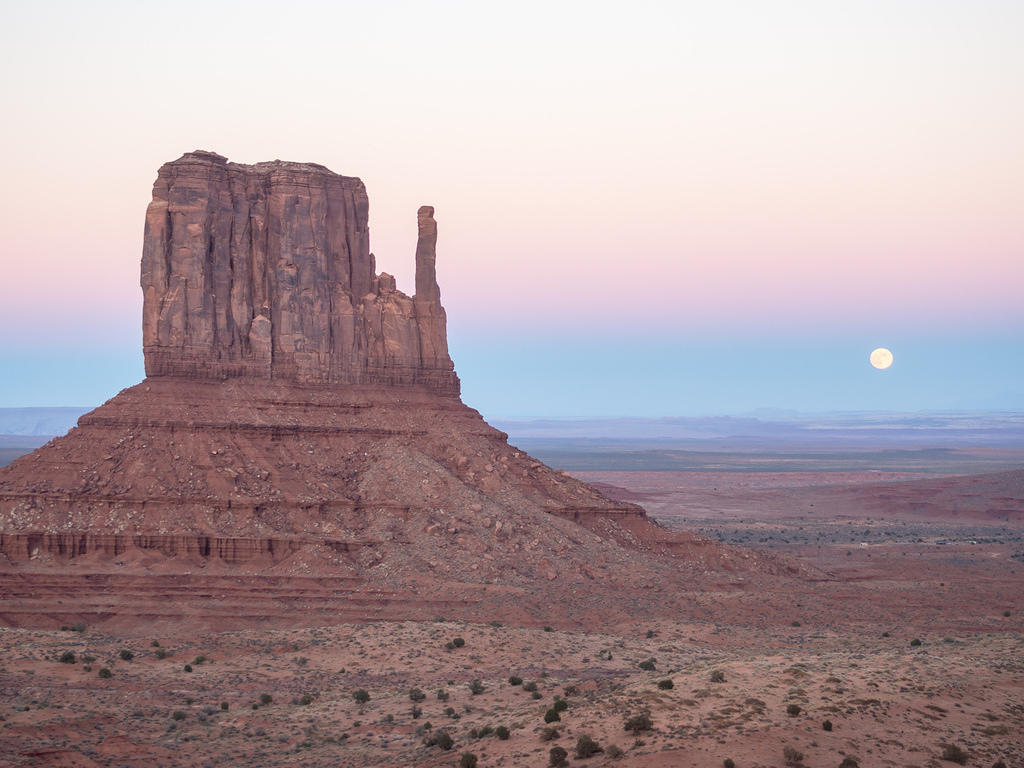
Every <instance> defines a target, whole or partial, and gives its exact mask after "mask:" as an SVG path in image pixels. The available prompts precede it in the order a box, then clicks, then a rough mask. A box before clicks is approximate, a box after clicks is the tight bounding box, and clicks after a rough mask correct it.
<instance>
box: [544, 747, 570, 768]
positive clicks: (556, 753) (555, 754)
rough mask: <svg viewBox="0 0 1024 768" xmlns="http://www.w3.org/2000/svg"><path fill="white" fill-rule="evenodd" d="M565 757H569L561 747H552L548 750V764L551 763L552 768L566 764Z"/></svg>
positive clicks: (559, 767) (558, 767)
mask: <svg viewBox="0 0 1024 768" xmlns="http://www.w3.org/2000/svg"><path fill="white" fill-rule="evenodd" d="M567 757H569V753H568V752H566V751H565V750H564V749H563V748H562V747H552V748H551V750H550V751H549V752H548V765H551V766H552V768H561V766H563V765H567V764H568V761H567V760H566V758H567Z"/></svg>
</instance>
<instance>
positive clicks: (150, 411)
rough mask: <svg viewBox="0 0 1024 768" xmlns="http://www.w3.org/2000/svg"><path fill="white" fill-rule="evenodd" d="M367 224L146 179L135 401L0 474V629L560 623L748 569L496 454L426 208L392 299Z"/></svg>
mask: <svg viewBox="0 0 1024 768" xmlns="http://www.w3.org/2000/svg"><path fill="white" fill-rule="evenodd" d="M366 217H367V198H366V191H365V189H364V188H363V184H362V182H360V181H359V180H358V179H355V178H349V177H345V176H339V175H337V174H334V173H331V172H330V171H328V170H327V169H326V168H323V167H322V166H318V165H309V164H298V163H283V162H279V161H275V162H272V163H259V164H257V165H251V166H249V165H239V164H236V163H229V162H227V161H226V160H225V159H224V158H223V157H220V156H219V155H215V154H213V153H209V152H192V153H189V154H187V155H185V156H184V157H182V158H180V159H179V160H176V161H174V162H172V163H167V164H166V165H164V166H163V167H162V168H161V169H160V172H159V176H158V178H157V181H156V184H155V185H154V189H153V202H152V203H151V204H150V206H149V209H148V211H147V214H146V234H145V245H144V249H143V256H142V289H143V293H144V297H145V298H144V308H143V331H144V333H143V337H144V346H145V358H146V372H147V378H146V379H145V380H144V381H143V382H141V383H140V384H137V385H135V386H133V387H129V388H128V389H125V390H123V391H122V392H121V393H119V394H118V395H117V396H116V397H114V398H112V399H111V400H109V401H108V402H107V403H105V404H103V405H102V406H100V407H99V408H97V409H96V410H94V411H92V412H90V413H87V414H85V415H84V416H82V417H81V418H80V419H79V421H78V426H77V427H75V428H74V429H72V430H71V431H70V432H69V433H68V434H67V435H65V436H63V437H60V438H56V439H54V440H52V441H50V442H49V443H47V444H46V445H44V446H43V447H41V448H39V449H38V450H36V451H34V452H33V453H31V454H29V455H27V456H24V457H22V458H20V459H18V460H16V461H14V462H13V463H12V464H10V465H9V466H8V467H5V468H2V469H0V578H2V579H3V580H4V583H5V586H10V587H11V588H10V589H8V590H6V591H3V593H2V594H0V625H2V624H4V623H6V624H9V625H19V626H24V625H31V626H52V625H53V623H54V622H55V621H57V623H58V624H59V623H60V621H65V622H68V621H78V620H82V621H88V622H90V623H92V622H95V621H99V622H106V623H109V622H113V624H112V626H116V625H118V622H120V626H129V627H130V626H135V625H137V624H138V622H139V621H142V620H145V621H147V622H149V621H166V622H171V623H174V622H179V621H182V622H184V621H187V622H188V623H189V625H190V626H194V625H195V624H196V623H197V622H201V623H203V624H205V625H207V626H211V627H218V628H227V627H244V626H252V625H253V624H256V623H259V624H261V625H265V624H267V622H274V623H277V624H281V623H284V624H289V623H291V624H295V623H299V624H301V623H305V622H309V621H315V622H319V623H330V622H338V621H350V620H355V619H360V620H361V619H367V618H384V617H390V618H430V617H433V616H436V615H438V614H439V613H441V612H443V613H445V614H447V615H459V616H462V617H466V618H470V617H477V618H480V617H483V616H487V617H488V620H491V619H494V618H495V616H506V617H514V618H515V619H516V620H530V621H541V622H545V623H547V622H550V621H551V620H552V615H553V613H554V612H555V610H556V609H555V608H554V606H556V605H560V606H561V608H560V609H559V610H560V611H561V613H562V615H563V616H566V617H568V616H573V617H576V618H574V619H573V620H574V621H580V622H584V621H591V620H592V619H593V618H594V611H595V610H596V608H595V606H599V607H600V610H601V611H605V612H606V613H607V615H609V616H610V615H616V616H633V615H635V614H636V612H637V611H641V610H642V611H648V612H654V613H658V612H664V611H666V610H672V609H671V608H669V605H670V602H666V598H665V596H664V595H662V594H659V592H658V590H659V589H660V587H659V586H657V585H661V584H675V585H676V586H678V587H680V588H682V587H683V586H686V587H687V588H692V584H693V583H694V579H697V578H703V577H702V576H701V575H702V574H707V573H720V572H722V571H732V570H736V569H740V570H742V569H748V570H749V566H751V565H752V564H753V563H755V562H759V561H758V560H757V558H753V557H752V556H751V555H750V554H749V553H744V552H741V551H736V550H731V549H729V548H726V547H722V546H721V545H719V544H717V543H715V542H711V541H709V540H707V539H704V538H702V537H699V536H693V535H684V534H669V533H667V532H666V531H665V530H664V529H662V528H661V527H659V526H658V525H656V524H655V523H653V522H652V521H651V520H649V519H648V518H647V516H646V515H645V514H644V511H643V510H642V509H641V508H640V507H638V506H635V505H633V504H630V503H628V502H619V501H614V500H612V499H609V498H608V497H606V496H605V495H604V494H602V493H601V492H600V491H599V490H598V489H596V488H594V487H593V486H590V485H588V484H586V483H583V482H581V481H579V480H576V479H575V478H572V477H570V476H568V475H567V474H565V473H563V472H559V471H556V470H554V469H552V468H550V467H547V466H545V465H544V464H543V463H541V462H539V461H537V460H535V459H533V458H531V457H530V456H528V455H527V454H525V453H524V452H522V451H520V450H518V449H516V448H515V447H514V446H512V445H509V443H508V439H507V438H508V436H507V435H506V434H505V433H503V432H500V431H499V430H497V429H494V428H493V427H491V426H490V425H488V424H487V423H486V422H485V421H484V420H483V419H482V418H481V416H480V414H479V413H477V412H476V411H475V410H473V409H472V408H469V407H467V406H466V405H465V404H463V403H462V401H461V399H460V398H459V380H458V378H457V376H456V375H455V371H454V366H453V365H452V362H451V359H450V357H449V355H448V347H447V341H446V335H445V313H444V309H443V308H442V307H441V295H440V290H439V289H438V285H437V279H436V275H435V258H436V254H435V246H436V241H437V224H436V222H435V220H434V211H433V208H430V207H427V206H424V207H423V208H420V209H419V212H418V225H419V235H418V242H417V246H416V291H415V295H414V296H412V297H409V296H406V295H405V294H403V293H401V292H400V291H398V290H396V288H395V281H394V278H392V277H391V276H389V275H387V274H380V275H377V274H375V271H374V270H375V265H374V258H373V256H372V254H370V252H369V244H368V240H367V226H366V221H367V218H366ZM243 577H244V578H243ZM14 585H16V588H15V586H14ZM679 594H681V593H679ZM289 596H290V597H289ZM673 599H674V600H676V601H677V602H678V600H679V599H681V598H680V597H678V596H677V597H675V598H673ZM58 601H60V602H58ZM63 603H66V604H68V605H69V606H74V608H73V610H72V609H68V610H67V611H65V610H64V609H61V610H59V611H56V612H55V609H54V607H53V606H54V605H55V604H63ZM311 611H312V613H311ZM58 614H59V615H58ZM147 626H148V625H147Z"/></svg>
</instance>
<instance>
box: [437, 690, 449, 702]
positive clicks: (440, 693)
mask: <svg viewBox="0 0 1024 768" xmlns="http://www.w3.org/2000/svg"><path fill="white" fill-rule="evenodd" d="M437 700H438V701H448V691H446V690H445V689H444V688H438V689H437Z"/></svg>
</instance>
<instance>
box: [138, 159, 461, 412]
mask: <svg viewBox="0 0 1024 768" xmlns="http://www.w3.org/2000/svg"><path fill="white" fill-rule="evenodd" d="M368 212H369V203H368V200H367V196H366V188H365V187H364V186H363V183H362V182H361V181H360V180H359V179H357V178H352V177H348V176H340V175H338V174H336V173H332V172H331V171H329V170H328V169H326V168H324V167H323V166H320V165H314V164H310V163H289V162H281V161H274V162H269V163H258V164H256V165H242V164H239V163H229V162H228V161H227V160H226V159H225V158H223V157H221V156H220V155H216V154H213V153H211V152H190V153H188V154H186V155H184V156H182V157H181V158H179V159H178V160H175V161H174V162H170V163H166V164H165V165H164V166H163V167H162V168H161V169H160V171H159V175H158V177H157V180H156V183H155V184H154V186H153V201H152V202H151V203H150V205H149V209H148V210H147V211H146V230H145V242H144V246H143V252H142V292H143V322H142V328H143V347H144V352H145V359H146V373H147V375H149V376H167V375H171V376H186V377H195V378H220V377H238V376H242V377H258V378H275V379H277V378H280V379H289V380H293V381H300V382H316V383H342V384H380V385H386V386H393V385H408V384H413V385H421V386H425V387H428V388H430V389H432V390H433V391H436V392H438V393H441V394H445V395H457V394H458V392H459V380H458V377H457V376H456V375H455V371H454V366H453V365H452V361H451V358H450V357H449V356H448V344H447V336H446V331H445V313H444V309H443V308H442V306H441V294H440V290H439V289H438V286H437V280H436V278H435V269H434V261H435V251H434V246H435V243H436V240H437V224H436V222H435V221H434V219H433V208H430V207H426V206H425V207H423V208H420V210H419V242H418V244H417V247H416V295H415V296H413V297H411V298H410V297H409V296H407V295H405V294H404V293H402V292H401V291H398V290H397V289H396V287H395V280H394V278H393V277H392V276H391V275H388V274H386V273H385V274H380V275H377V274H376V265H375V260H374V256H373V254H372V253H370V245H369V230H368V225H367V217H368Z"/></svg>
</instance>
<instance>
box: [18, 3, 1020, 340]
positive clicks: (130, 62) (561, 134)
mask: <svg viewBox="0 0 1024 768" xmlns="http://www.w3.org/2000/svg"><path fill="white" fill-rule="evenodd" d="M1021 29H1024V4H1022V3H1019V2H1009V1H1007V2H996V1H992V0H980V1H978V2H970V3H967V2H944V1H941V0H928V1H921V2H908V1H903V0H887V1H886V2H870V1H867V2H856V3H851V2H827V1H824V0H817V1H814V2H812V1H810V0H808V1H807V2H753V1H751V2H715V3H706V2H699V3H698V2H692V3H686V2H679V3H665V2H631V3H628V4H626V3H601V2H585V3H584V2H567V3H550V2H519V3H514V4H500V5H498V4H491V3H479V2H474V3H468V2H467V3H443V2H438V3H426V2H407V3H405V2H401V3H399V2H392V3H389V2H381V3H366V2H360V3H336V2H329V3H328V2H324V3H306V2H289V3H285V4H281V3H279V2H274V3H262V2H230V3H228V2H222V3H209V2H187V1H186V2H176V3H163V4H153V3H113V2H106V3H104V2H99V3H70V2H68V3H18V4H9V5H8V7H7V8H6V9H5V11H4V18H3V24H2V25H0V56H2V57H3V66H2V69H0V97H2V104H3V111H4V115H5V117H4V120H3V121H0V138H2V140H3V146H4V152H3V155H2V157H0V179H2V180H3V183H2V184H0V263H2V267H3V280H2V281H0V327H3V328H6V329H7V330H6V331H5V332H4V334H3V337H2V338H0V348H3V347H5V346H6V347H12V346H17V345H18V344H34V343H46V342H47V340H50V341H53V343H55V344H57V343H61V344H64V343H69V344H74V343H78V342H79V341H81V342H82V343H85V341H86V340H97V339H100V340H102V339H107V338H109V339H112V340H113V339H120V340H122V341H124V340H127V341H124V343H129V342H130V343H133V344H134V343H135V340H136V339H137V338H138V335H139V331H138V325H139V306H140V295H139V289H138V285H137V273H138V259H139V254H140V247H141V234H142V222H143V213H144V210H145V207H146V204H147V202H148V200H149V196H150V191H151V187H152V182H153V180H154V178H155V175H156V169H157V168H158V167H159V165H160V164H161V163H163V162H165V161H167V160H171V159H174V158H176V157H178V156H180V155H181V154H182V153H183V152H186V151H190V150H193V149H197V148H203V149H210V150H215V151H217V152H219V153H221V154H224V155H227V156H228V157H229V158H230V159H232V160H235V161H239V162H257V161H260V160H268V159H274V158H282V159H290V160H299V161H314V162H319V163H322V164H324V165H327V166H328V167H330V168H331V169H332V170H335V171H337V172H339V173H344V174H348V175H355V176H360V177H361V178H362V179H363V180H364V181H365V182H366V185H367V187H368V190H369V194H370V206H371V247H372V248H373V250H374V251H375V252H376V254H377V258H378V265H379V267H380V268H381V269H383V270H386V271H390V272H393V273H396V274H397V276H398V278H399V286H400V287H403V288H405V289H406V290H409V289H411V276H412V261H413V251H414V238H415V212H416V209H417V207H418V206H419V205H421V204H424V203H429V204H432V205H434V206H435V207H436V209H437V218H438V221H439V227H440V239H439V245H438V247H439V264H438V271H439V277H440V281H441V288H442V294H443V298H444V301H445V305H446V307H447V308H448V312H449V318H450V321H451V323H452V325H453V329H454V330H455V331H456V332H457V331H458V330H459V329H460V328H462V329H474V330H475V331H480V330H486V329H489V328H493V329H494V330H495V332H498V331H501V330H502V329H507V328H510V327H513V326H514V327H521V328H530V329H532V330H534V331H542V330H544V329H549V328H551V327H559V328H563V329H569V330H571V331H573V332H584V333H586V332H591V333H595V334H601V333H605V332H608V331H609V330H614V331H616V332H617V333H624V334H626V335H628V334H629V333H633V332H635V333H638V334H640V333H643V334H648V335H649V334H651V333H654V334H657V333H666V334H675V335H676V336H679V335H686V334H691V335H696V336H700V335H705V334H708V333H730V334H736V335H740V336H742V335H744V334H751V335H757V334H766V333H772V332H776V331H784V332H786V333H790V334H792V333H806V334H819V335H820V334H825V335H827V334H828V333H832V332H839V331H843V332H846V331H851V330H856V329H861V330H863V329H872V330H878V331H885V330H887V329H898V330H900V331H902V332H910V331H921V330H924V331H929V332H931V331H934V332H938V333H941V332H944V330H943V329H945V330H949V329H953V330H957V331H963V330H964V329H968V330H977V331H979V332H987V331H998V332H1001V333H1005V332H1007V331H1013V330H1015V329H1019V330H1024V289H1022V287H1021V286H1022V285H1024V215H1022V211H1024V140H1022V137H1024V98H1022V94H1024V46H1022V45H1021V44H1020V34H1021Z"/></svg>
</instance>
